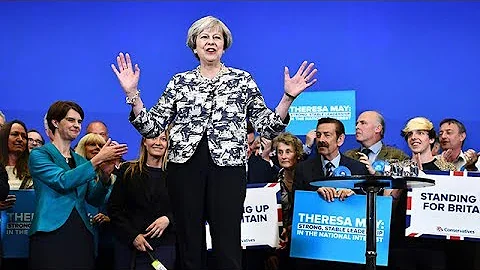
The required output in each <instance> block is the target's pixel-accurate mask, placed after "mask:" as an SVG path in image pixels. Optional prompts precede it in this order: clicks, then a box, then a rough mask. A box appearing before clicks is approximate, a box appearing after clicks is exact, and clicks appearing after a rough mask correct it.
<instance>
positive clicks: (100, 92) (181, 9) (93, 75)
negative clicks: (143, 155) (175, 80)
mask: <svg viewBox="0 0 480 270" xmlns="http://www.w3.org/2000/svg"><path fill="white" fill-rule="evenodd" d="M205 15H214V16H217V17H219V18H220V19H222V20H223V21H224V22H225V23H226V24H227V25H228V26H229V28H230V30H231V31H232V33H233V40H234V41H233V46H232V47H231V49H230V50H229V51H227V53H226V54H225V56H224V59H223V60H224V62H225V63H226V64H227V65H228V66H233V67H238V68H241V69H245V70H247V71H249V72H250V73H252V75H253V76H254V78H255V79H256V81H257V83H258V85H259V87H260V89H261V91H262V93H263V94H264V96H265V100H266V102H267V104H268V105H269V106H270V107H272V108H273V107H275V106H276V104H277V102H278V100H279V99H280V97H281V95H282V91H283V90H282V88H283V66H289V67H290V69H291V70H294V69H296V67H298V65H299V64H300V63H301V62H302V60H305V59H307V60H309V61H313V62H315V64H316V66H317V68H318V69H319V72H318V76H317V78H318V83H317V84H316V85H315V86H314V87H312V89H311V90H310V91H322V90H329V91H330V90H356V98H357V111H356V114H357V115H358V113H359V112H361V111H363V110H366V109H375V110H379V111H380V112H381V113H383V114H384V116H385V118H386V122H387V133H386V139H385V141H386V142H387V143H388V144H393V145H397V146H398V147H401V148H403V149H406V144H405V142H404V141H403V139H402V138H401V137H400V136H399V133H400V129H401V128H402V127H403V125H404V124H405V122H406V120H407V119H408V118H411V117H415V116H419V115H421V116H426V117H428V118H430V119H431V120H432V121H433V122H434V124H435V125H436V126H438V123H439V121H440V120H441V119H443V118H445V117H455V118H459V119H460V120H462V121H463V122H464V123H465V124H466V126H467V129H468V138H467V142H466V147H474V148H477V150H478V149H480V147H479V142H478V140H476V139H475V138H478V137H479V135H480V129H479V127H480V125H479V120H478V117H477V112H476V109H477V106H476V105H477V103H476V102H477V91H478V83H477V80H478V63H480V50H479V49H478V48H480V35H479V34H480V33H479V32H480V31H479V30H478V27H479V25H480V2H471V3H468V2H463V3H455V2H444V1H442V2H430V1H428V2H385V1H379V2H377V1H368V2H347V1H339V2H324V1H320V2H313V1H312V2H287V1H282V2H274V1H266V2H241V1H238V2H235V1H232V2H195V1H193V2H191V1H190V2H163V1H161V2H138V3H134V2H114V1H111V2H93V1H92V2H86V3H80V2H44V3H37V2H2V3H0V25H2V38H1V42H0V50H1V51H2V52H3V55H2V57H1V58H0V87H1V91H2V98H1V100H0V110H2V111H3V112H4V113H5V114H6V115H7V118H8V119H10V120H11V119H14V118H19V119H22V120H24V121H25V122H26V123H27V126H28V127H29V128H36V129H40V130H43V128H42V118H43V115H44V114H45V112H46V110H47V108H48V106H49V105H50V104H51V103H52V102H53V101H55V100H59V99H63V100H65V99H71V100H75V101H77V102H78V103H79V104H81V105H82V107H83V108H84V109H85V111H86V117H85V121H86V122H89V121H91V120H93V119H96V118H99V119H103V120H104V121H105V122H106V123H107V124H108V126H109V129H110V133H111V136H112V137H113V138H114V139H116V140H118V141H120V142H126V143H128V144H129V146H130V148H129V149H130V152H129V154H128V156H127V158H133V157H135V156H136V155H137V150H138V140H139V138H140V136H139V135H138V134H137V132H136V131H135V130H134V129H133V127H132V126H131V125H130V124H129V123H128V120H127V117H128V113H129V106H127V105H126V104H125V99H124V95H123V93H122V90H121V89H120V87H119V85H118V82H117V79H116V77H115V75H114V74H113V73H112V71H111V69H110V64H111V63H114V61H115V56H116V55H117V54H118V52H120V51H124V52H125V51H127V52H129V53H131V54H132V56H133V61H134V62H135V63H139V65H140V68H141V69H142V75H141V79H140V89H141V90H142V98H143V100H144V102H145V104H146V105H147V106H148V107H151V106H152V105H153V104H154V103H155V102H156V100H157V99H158V98H159V96H160V95H161V93H162V92H163V90H164V88H165V86H166V84H167V82H168V81H169V79H170V78H171V76H173V75H174V74H175V73H177V72H180V71H185V70H188V69H192V68H194V67H195V66H196V65H197V64H198V62H197V60H196V59H195V58H194V57H193V55H192V53H191V51H190V50H189V49H188V48H187V46H186V45H185V43H186V33H187V30H188V27H189V26H190V25H191V23H192V22H193V21H195V20H196V19H198V18H200V17H203V16H205ZM312 128H314V127H312ZM83 133H84V132H82V134H83ZM353 146H356V142H355V140H354V138H353V136H349V137H348V138H347V141H346V144H345V145H344V147H343V148H342V149H343V150H347V149H348V148H351V147H353Z"/></svg>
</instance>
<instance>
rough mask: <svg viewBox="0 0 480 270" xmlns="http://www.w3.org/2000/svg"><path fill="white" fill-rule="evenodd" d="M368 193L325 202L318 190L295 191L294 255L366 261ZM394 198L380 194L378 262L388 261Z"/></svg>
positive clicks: (350, 261)
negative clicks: (343, 199)
mask: <svg viewBox="0 0 480 270" xmlns="http://www.w3.org/2000/svg"><path fill="white" fill-rule="evenodd" d="M366 200H367V197H366V196H365V195H354V196H351V197H349V198H347V199H345V201H339V200H335V201H333V202H327V201H325V200H324V199H323V198H322V197H321V196H320V195H319V194H318V193H317V192H312V191H296V192H295V207H294V211H293V225H292V246H291V252H290V256H291V257H297V258H306V259H316V260H327V261H339V262H349V263H360V264H364V263H365V250H366V237H365V235H366ZM391 214H392V198H391V197H390V196H385V197H383V196H378V197H377V265H384V266H386V265H387V264H388V244H389V241H390V217H391Z"/></svg>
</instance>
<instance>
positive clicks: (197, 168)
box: [0, 16, 480, 270]
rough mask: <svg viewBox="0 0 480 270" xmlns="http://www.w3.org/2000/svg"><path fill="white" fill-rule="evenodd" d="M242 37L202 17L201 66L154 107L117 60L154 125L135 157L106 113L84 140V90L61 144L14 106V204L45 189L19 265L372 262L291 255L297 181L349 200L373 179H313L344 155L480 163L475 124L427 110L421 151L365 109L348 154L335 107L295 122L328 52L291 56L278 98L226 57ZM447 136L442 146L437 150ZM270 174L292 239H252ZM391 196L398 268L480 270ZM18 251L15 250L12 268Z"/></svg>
mask: <svg viewBox="0 0 480 270" xmlns="http://www.w3.org/2000/svg"><path fill="white" fill-rule="evenodd" d="M231 44H232V34H231V32H230V30H229V29H228V27H227V26H226V25H225V24H224V23H223V22H222V21H220V20H219V19H217V18H215V17H212V16H207V17H203V18H201V19H199V20H197V21H195V22H194V23H193V24H192V25H191V27H190V29H189V30H188V34H187V45H188V46H189V48H190V49H191V50H192V53H193V55H194V57H195V58H196V59H197V60H198V61H199V66H198V67H196V68H195V69H193V70H189V71H186V72H182V73H178V74H176V75H174V76H173V78H172V79H171V80H170V82H169V83H168V85H167V88H166V89H165V91H164V92H163V94H162V95H161V97H160V99H159V100H158V102H157V103H156V104H155V105H154V106H153V107H152V108H151V109H149V110H147V108H145V106H144V104H143V102H142V99H141V95H140V90H139V89H138V83H139V78H140V68H139V66H138V64H135V65H134V64H133V63H132V58H131V56H130V55H129V54H128V53H127V54H123V53H120V54H119V55H118V56H117V58H116V62H117V65H114V64H112V66H111V67H112V70H113V72H114V73H115V75H116V77H117V78H118V80H119V83H120V85H121V88H122V89H123V91H124V94H125V96H126V103H127V104H128V105H130V106H131V108H132V111H131V113H130V118H129V120H130V122H131V123H132V125H133V126H134V127H135V128H136V129H137V130H138V132H139V133H140V134H141V135H142V139H141V141H140V142H139V143H140V153H139V155H138V158H137V159H135V160H132V161H125V160H123V158H122V156H123V155H124V154H125V153H126V152H127V150H128V147H127V146H126V145H125V144H119V143H118V142H116V141H114V140H112V139H111V138H110V134H109V132H108V129H107V126H106V124H105V123H103V122H102V121H100V120H96V121H93V122H91V123H89V125H88V126H87V128H86V134H85V135H84V136H83V137H82V138H81V139H80V140H79V142H78V144H77V145H76V146H74V145H72V142H73V141H74V140H76V139H77V138H78V137H79V136H80V134H81V130H82V126H83V123H82V121H83V119H84V117H85V115H84V111H83V109H82V107H81V106H80V105H79V104H77V103H75V102H72V101H57V102H55V103H53V104H52V105H51V106H50V108H49V109H48V112H47V114H46V115H45V119H44V120H45V135H46V136H47V137H48V141H49V142H46V141H45V140H44V138H43V136H42V134H41V133H40V132H38V131H37V130H28V129H27V126H26V125H25V123H23V122H22V121H20V120H12V121H6V119H5V116H4V115H3V114H1V113H0V124H1V125H2V127H1V129H0V165H1V166H0V209H1V210H8V209H9V208H11V207H13V206H14V205H15V202H16V198H15V196H14V195H8V194H9V190H18V189H34V190H35V196H36V201H35V202H36V210H35V215H34V219H33V221H32V225H31V228H30V232H29V239H30V243H29V258H28V262H26V261H23V262H18V261H17V262H15V263H16V264H17V265H16V267H17V268H11V269H19V268H18V265H22V263H23V266H24V267H27V266H26V265H27V264H28V268H29V269H151V263H152V261H154V260H158V261H160V262H161V263H162V264H163V265H164V266H165V267H167V268H168V269H193V270H199V269H200V270H201V269H234V270H240V269H252V270H253V269H255V270H258V269H272V270H273V269H320V268H323V269H362V266H360V265H357V264H348V263H339V262H329V261H316V260H307V259H294V258H291V257H290V255H289V253H290V252H289V251H290V238H291V230H292V228H291V226H292V215H293V204H294V192H295V190H310V191H316V192H318V194H319V195H320V196H322V197H323V198H324V199H325V200H327V201H334V200H342V201H343V200H348V197H350V196H354V195H355V194H359V193H360V194H361V193H362V191H360V190H350V189H334V188H330V187H313V186H312V185H310V183H311V182H312V181H314V180H315V179H319V178H322V177H328V176H331V175H332V172H333V171H334V170H335V168H338V167H339V166H345V167H347V168H348V169H350V171H351V172H352V174H355V175H369V174H376V173H377V172H376V171H375V170H374V168H373V166H372V164H373V163H374V162H375V161H377V160H390V159H397V160H407V159H412V160H413V161H415V162H416V163H417V164H418V165H419V167H420V169H422V170H469V171H476V170H478V169H479V167H480V163H479V162H478V154H477V152H476V151H474V150H473V149H468V150H465V149H463V147H464V145H463V143H464V141H465V138H466V134H467V133H466V128H465V126H464V125H463V124H462V123H461V122H460V121H458V120H456V119H445V120H443V121H442V122H441V123H440V126H439V132H438V136H437V134H436V132H435V129H434V126H433V124H432V123H431V121H430V120H428V119H427V118H424V117H416V118H412V119H410V120H409V121H408V122H407V123H406V125H405V127H404V128H403V129H402V130H401V135H402V137H403V138H405V141H406V144H407V145H408V147H409V148H410V150H411V154H406V153H404V152H403V151H402V150H400V149H397V148H395V147H391V146H388V145H387V144H386V143H385V142H384V141H383V139H384V136H385V120H384V118H383V116H382V115H381V114H380V113H379V112H377V111H365V112H362V113H361V114H360V115H359V116H358V118H357V123H356V134H355V137H356V140H357V142H358V143H359V147H358V148H356V149H352V150H349V151H346V152H345V153H341V152H340V147H341V146H342V145H343V143H344V141H345V136H346V135H345V127H344V125H343V123H342V122H341V121H339V120H337V119H334V118H328V117H326V118H321V119H319V120H318V123H317V126H316V127H312V130H311V131H310V132H308V134H307V136H306V140H305V143H303V142H302V141H301V140H300V139H299V138H298V137H296V136H295V135H293V134H290V133H286V132H284V129H285V127H286V126H287V125H288V122H289V115H288V109H289V106H290V105H291V104H292V102H293V100H294V99H295V98H296V97H297V96H298V95H300V94H301V93H302V92H303V91H304V90H305V89H307V88H308V87H310V86H311V85H313V84H314V83H315V82H316V79H315V74H316V72H317V70H316V69H315V68H314V64H313V63H310V64H309V63H308V62H306V61H305V62H303V63H302V64H301V66H300V67H299V68H298V70H297V71H296V72H295V74H294V75H293V76H291V75H290V72H289V69H288V68H285V76H284V89H283V90H282V92H281V93H282V97H281V100H280V102H279V104H278V106H277V107H276V108H275V109H274V110H271V109H269V108H268V107H267V106H266V104H265V102H264V99H263V97H262V95H261V93H260V90H259V89H258V87H257V85H256V83H255V81H254V80H253V78H252V76H251V75H250V74H249V73H248V72H246V71H244V70H240V69H236V68H232V67H227V66H225V64H224V63H223V62H222V61H221V59H222V56H223V55H224V53H225V51H226V50H227V49H228V48H229V47H230V45H231ZM256 134H257V136H256ZM436 142H437V143H438V145H439V148H440V150H441V153H435V152H434V150H433V149H434V146H435V143H436ZM464 150H465V151H464ZM192 176H195V177H192ZM265 182H278V183H280V187H281V206H282V224H283V225H282V230H281V234H280V242H279V246H278V248H272V249H259V250H246V251H242V249H241V244H240V227H241V219H242V216H243V202H244V199H245V194H246V186H247V184H249V183H265ZM379 195H383V196H392V197H393V199H394V203H393V205H392V207H393V214H392V239H391V242H390V250H391V252H390V264H389V267H388V268H389V269H454V268H453V267H455V269H457V268H459V267H460V268H462V269H474V268H473V259H474V258H473V255H472V256H471V257H469V258H470V260H469V259H465V258H464V259H462V260H459V257H458V254H459V253H463V254H472V248H471V247H470V246H469V244H468V243H462V244H458V243H455V245H451V244H450V243H446V241H445V240H443V241H442V240H438V239H434V240H432V241H426V240H420V239H407V238H406V237H404V235H405V234H404V230H405V226H404V224H405V222H404V220H405V212H406V192H405V190H389V189H386V190H382V191H381V193H380V194H379ZM205 222H208V224H209V225H210V233H211V237H212V250H211V252H207V248H206V242H205ZM65 247H68V248H65ZM242 258H243V259H242ZM405 258H408V259H405ZM242 260H243V262H242ZM15 263H12V262H8V260H5V261H4V265H3V268H5V269H8V267H11V265H13V264H15ZM9 264H10V265H9ZM6 267H7V268H6Z"/></svg>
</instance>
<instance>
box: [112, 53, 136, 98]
mask: <svg viewBox="0 0 480 270" xmlns="http://www.w3.org/2000/svg"><path fill="white" fill-rule="evenodd" d="M117 65H118V69H117V67H116V66H115V64H111V65H110V66H111V67H112V70H113V72H114V73H115V75H117V78H118V81H119V82H120V85H121V86H122V88H123V91H125V94H126V95H127V96H128V97H132V96H134V95H135V94H136V93H137V90H138V80H139V79H140V68H139V67H138V64H135V70H134V69H133V67H132V60H131V59H130V55H129V54H128V53H126V54H125V55H124V54H123V53H119V54H118V56H117Z"/></svg>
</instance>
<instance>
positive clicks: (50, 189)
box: [29, 101, 127, 269]
mask: <svg viewBox="0 0 480 270" xmlns="http://www.w3.org/2000/svg"><path fill="white" fill-rule="evenodd" d="M83 118H84V112H83V109H82V108H81V107H80V106H79V105H78V104H76V103H75V102H71V101H57V102H55V103H53V104H52V105H51V106H50V108H49V109H48V112H47V123H48V128H49V129H50V130H51V131H52V134H53V141H52V142H51V143H48V144H46V145H45V146H43V147H39V148H35V149H33V150H32V152H31V153H30V159H29V167H30V173H31V175H32V177H33V182H34V184H35V195H36V201H37V207H36V209H35V215H34V218H33V221H32V225H31V228H30V232H29V235H30V256H29V267H30V269H94V254H95V252H94V242H93V228H92V226H91V224H90V221H89V219H88V216H87V213H86V210H85V204H86V203H87V202H88V203H90V204H91V205H95V206H99V205H101V204H102V203H103V202H104V199H105V195H106V194H107V193H108V188H109V186H110V184H111V178H110V174H111V172H112V171H113V169H114V163H113V162H112V161H113V160H115V159H117V158H119V157H121V156H122V155H123V154H125V153H126V151H127V146H126V145H112V144H111V141H110V140H108V141H107V143H106V144H105V145H104V146H103V147H102V148H101V149H100V151H99V152H98V153H97V155H95V156H94V157H93V158H92V159H90V160H89V161H88V160H86V159H85V158H84V157H82V156H80V155H78V154H76V153H75V152H74V151H73V150H72V149H71V144H72V141H73V140H75V139H76V138H77V136H78V135H79V134H80V131H81V127H82V121H83Z"/></svg>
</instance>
